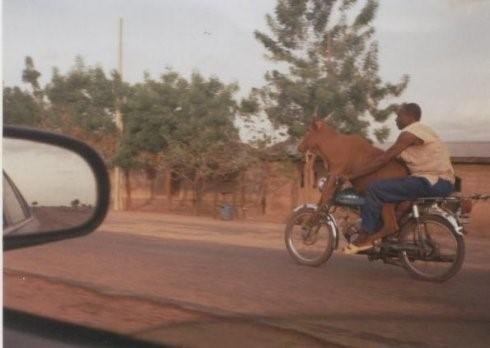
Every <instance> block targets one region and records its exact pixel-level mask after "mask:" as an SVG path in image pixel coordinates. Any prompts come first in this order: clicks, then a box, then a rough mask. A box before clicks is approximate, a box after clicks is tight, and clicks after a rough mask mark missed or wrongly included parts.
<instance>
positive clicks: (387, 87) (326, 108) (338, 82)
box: [244, 0, 408, 141]
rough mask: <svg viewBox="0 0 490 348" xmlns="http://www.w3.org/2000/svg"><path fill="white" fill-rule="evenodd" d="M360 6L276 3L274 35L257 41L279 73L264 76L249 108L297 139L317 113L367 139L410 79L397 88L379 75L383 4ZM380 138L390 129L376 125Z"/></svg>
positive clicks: (299, 0)
mask: <svg viewBox="0 0 490 348" xmlns="http://www.w3.org/2000/svg"><path fill="white" fill-rule="evenodd" d="M361 3H362V6H357V1H356V0H331V1H326V0H278V2H277V5H276V8H275V12H274V16H272V15H267V16H266V20H267V24H268V27H269V29H270V33H264V32H260V31H256V32H255V37H256V38H257V40H258V41H260V42H261V43H262V44H263V45H264V47H265V48H266V49H267V51H268V58H269V59H271V60H272V61H274V62H277V63H278V65H279V68H278V69H276V70H272V71H268V72H267V73H266V75H265V79H266V82H267V84H266V86H264V87H263V88H262V89H260V90H255V91H253V92H252V94H251V98H250V99H249V101H248V102H247V103H246V104H245V105H244V106H247V107H248V109H249V111H256V109H257V106H259V105H260V106H261V107H262V108H263V109H264V111H265V112H266V114H267V116H268V117H269V119H270V120H271V122H272V123H273V125H274V126H275V127H276V128H278V127H281V126H285V127H287V129H288V133H289V135H290V136H293V137H299V136H301V135H302V134H303V133H304V131H305V128H306V127H307V126H308V124H309V123H310V121H311V120H312V118H313V117H315V114H316V113H317V112H318V114H319V115H327V114H330V113H331V114H332V117H331V122H332V123H333V125H334V126H335V127H336V128H337V129H338V130H340V131H341V132H343V133H359V134H361V135H363V136H368V132H367V131H368V126H369V125H370V121H371V120H374V121H376V122H377V123H379V124H381V123H383V122H384V121H386V120H387V118H388V116H389V115H390V113H391V112H392V111H393V109H394V107H395V105H394V104H390V103H388V102H387V101H386V99H387V98H389V97H396V96H399V95H400V94H401V93H402V91H403V90H404V89H405V87H406V86H407V83H408V76H403V77H402V79H401V81H400V82H399V83H395V84H393V83H384V82H383V81H382V80H381V78H380V77H379V75H378V69H379V66H378V44H377V42H376V41H375V40H374V38H373V36H374V32H375V30H374V27H373V25H372V22H373V19H374V17H375V14H376V10H377V8H378V2H377V1H376V0H368V1H365V2H361ZM358 7H360V9H359V10H357V11H353V10H355V9H356V8H358ZM354 12H355V13H354ZM254 106H255V107H254ZM316 111H317V112H316ZM375 136H376V137H377V138H378V140H379V141H383V140H384V139H386V137H387V136H388V131H387V128H386V127H382V126H381V127H378V128H377V129H376V130H375Z"/></svg>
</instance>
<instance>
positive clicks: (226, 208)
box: [219, 203, 235, 220]
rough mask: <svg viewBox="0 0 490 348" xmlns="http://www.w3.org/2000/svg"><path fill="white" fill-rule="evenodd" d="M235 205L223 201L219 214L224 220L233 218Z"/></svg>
mask: <svg viewBox="0 0 490 348" xmlns="http://www.w3.org/2000/svg"><path fill="white" fill-rule="evenodd" d="M234 210H235V209H234V208H233V205H231V204H230V203H223V204H221V206H220V208H219V215H220V217H221V219H222V220H232V219H233V215H234Z"/></svg>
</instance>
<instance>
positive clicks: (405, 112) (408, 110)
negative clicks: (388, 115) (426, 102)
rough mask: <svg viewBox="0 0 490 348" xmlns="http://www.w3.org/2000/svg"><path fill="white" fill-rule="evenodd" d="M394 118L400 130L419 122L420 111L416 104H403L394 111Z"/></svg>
mask: <svg viewBox="0 0 490 348" xmlns="http://www.w3.org/2000/svg"><path fill="white" fill-rule="evenodd" d="M396 116H397V117H396V125H397V127H398V129H400V130H401V129H403V128H405V127H407V126H409V125H411V124H412V123H414V122H417V121H420V117H421V116H422V110H421V109H420V106H418V104H416V103H403V104H402V105H400V107H399V108H398V109H397V110H396Z"/></svg>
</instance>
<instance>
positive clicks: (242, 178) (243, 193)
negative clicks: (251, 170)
mask: <svg viewBox="0 0 490 348" xmlns="http://www.w3.org/2000/svg"><path fill="white" fill-rule="evenodd" d="M245 174H246V172H245V171H242V172H241V173H240V212H241V214H240V218H242V219H245V218H246V217H247V211H246V210H247V207H246V204H247V197H246V191H245V179H246V175H245Z"/></svg>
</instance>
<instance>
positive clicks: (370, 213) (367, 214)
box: [361, 176, 453, 233]
mask: <svg viewBox="0 0 490 348" xmlns="http://www.w3.org/2000/svg"><path fill="white" fill-rule="evenodd" d="M452 191H453V184H451V182H449V181H447V180H443V179H439V181H437V183H435V184H434V185H431V183H430V182H429V180H427V179H425V178H422V177H417V176H408V177H404V178H396V179H384V180H379V181H376V182H374V183H373V184H371V185H370V186H369V187H368V189H367V190H366V197H365V203H364V205H363V206H362V207H361V218H362V229H363V230H364V231H366V232H368V233H374V232H376V231H377V230H379V229H380V228H381V227H382V221H381V210H382V208H383V203H398V202H403V201H411V200H415V199H417V198H421V197H445V196H447V195H449V194H450V193H451V192H452Z"/></svg>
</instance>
